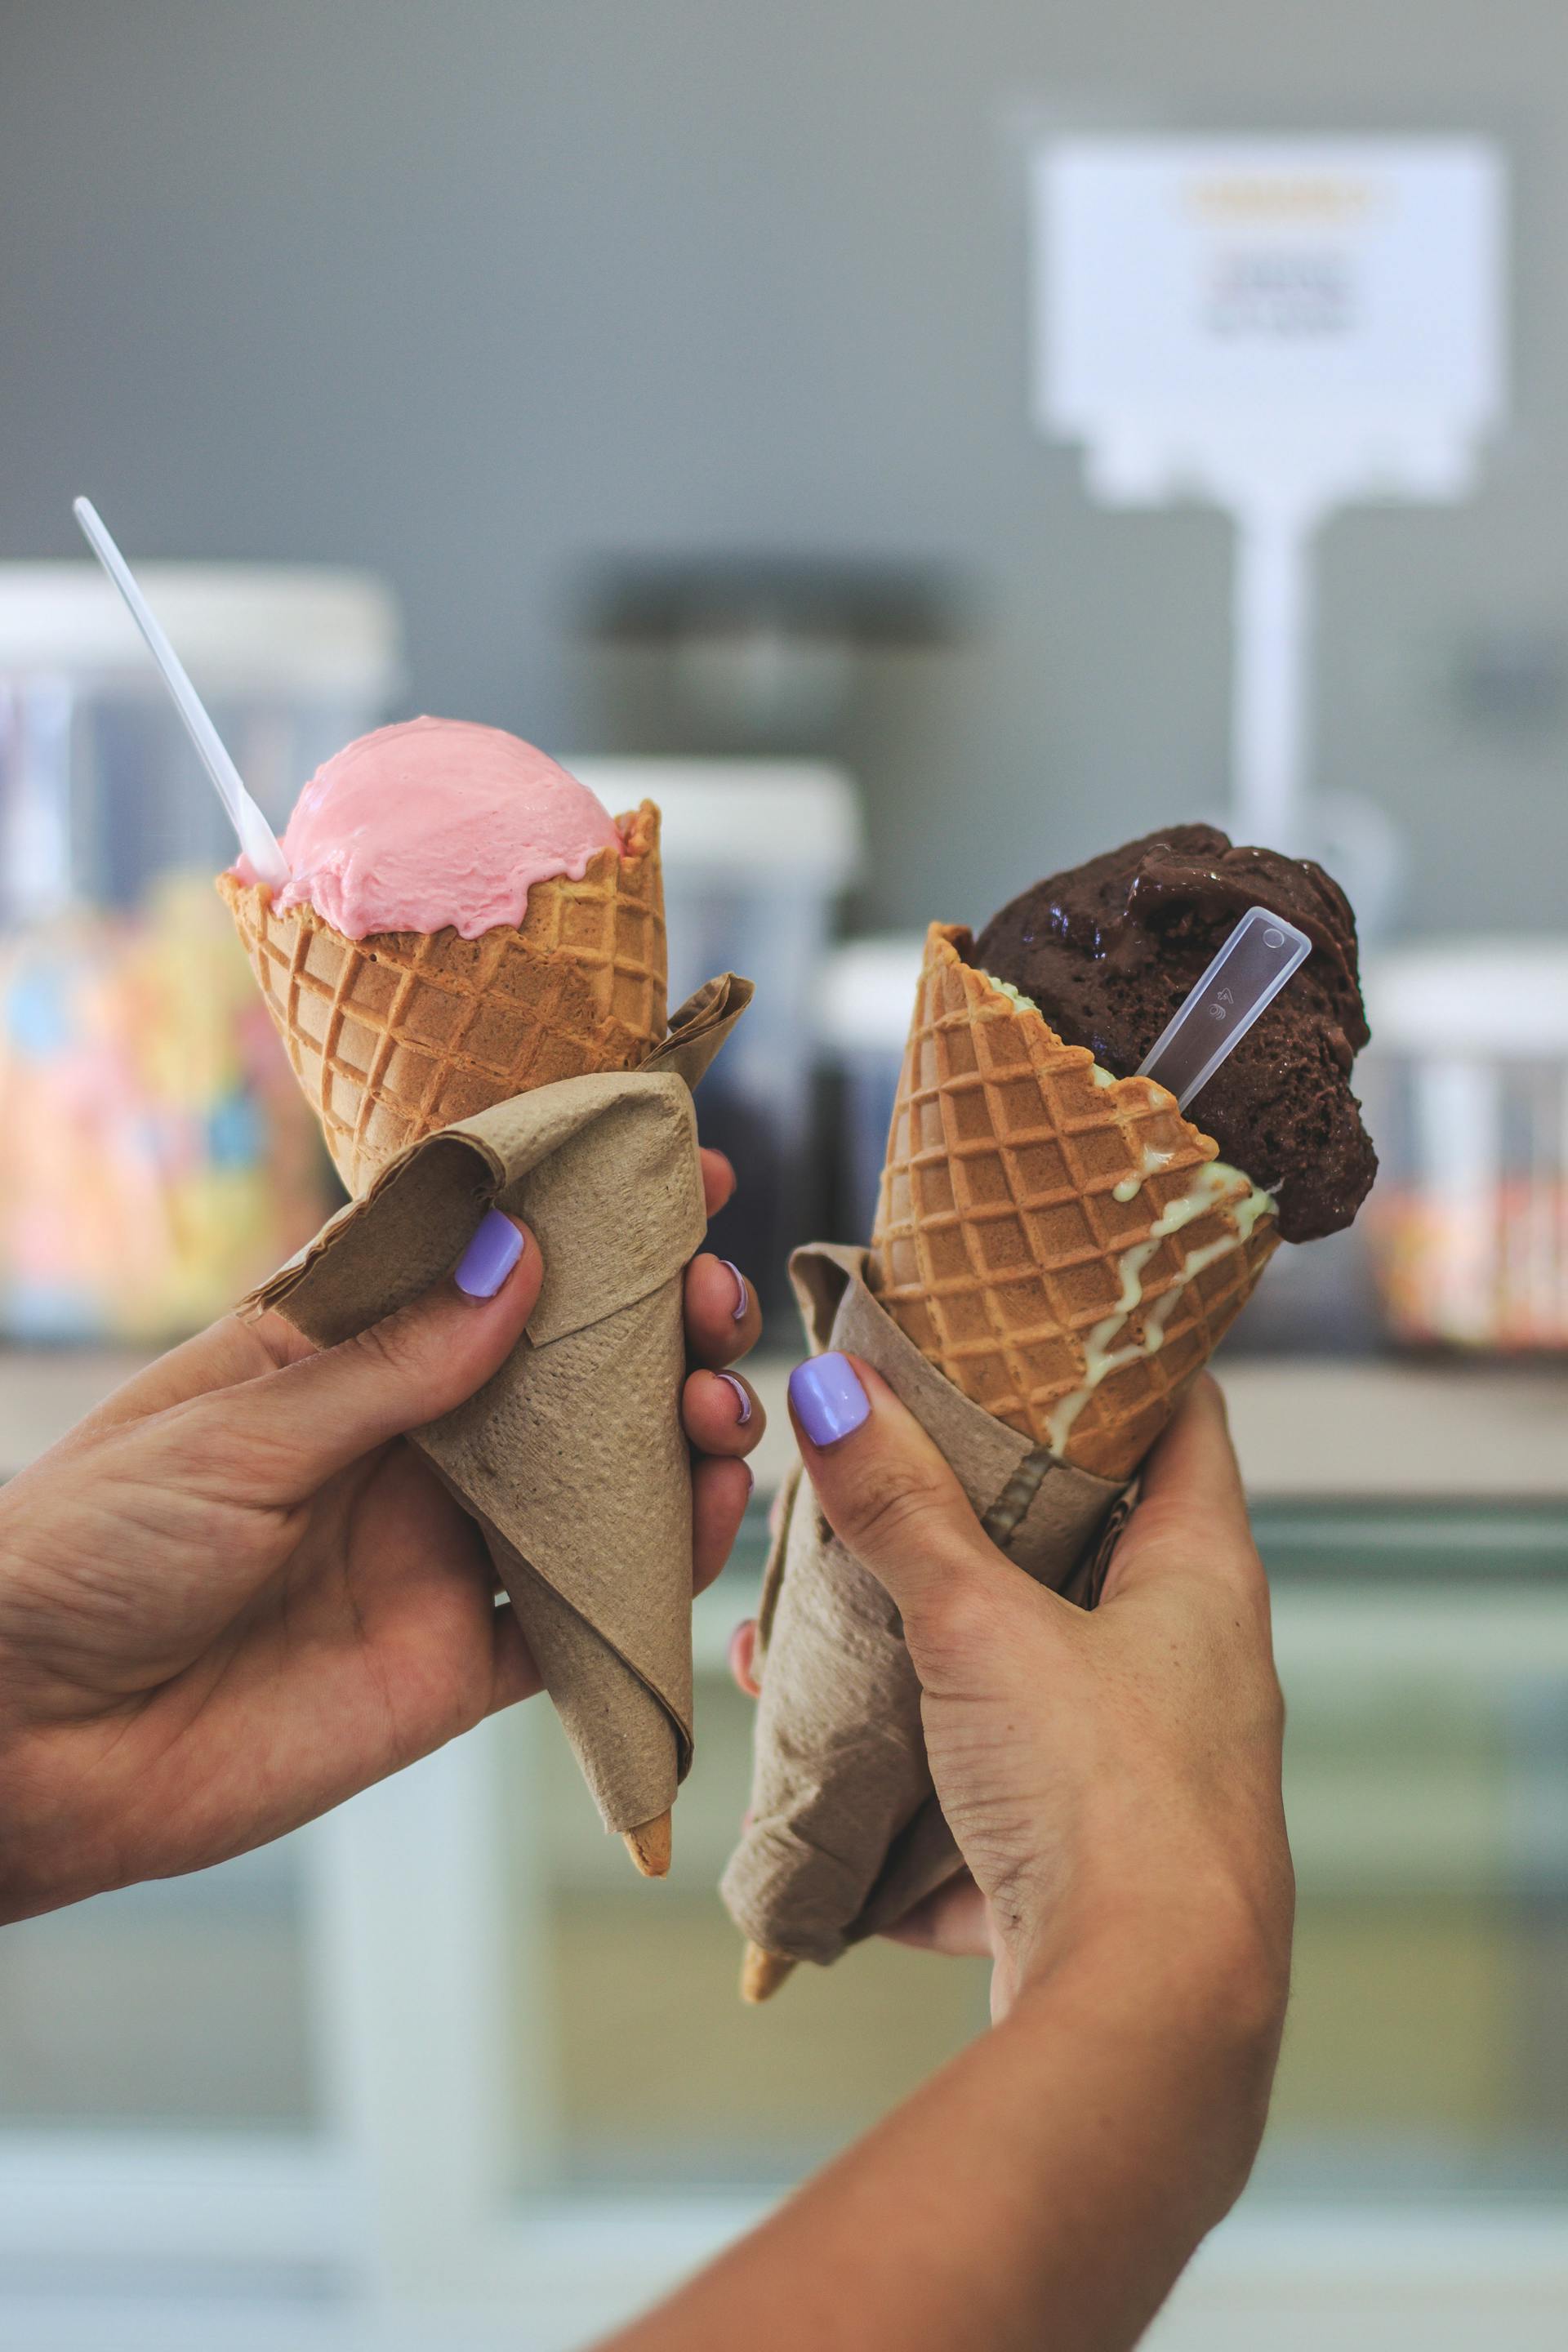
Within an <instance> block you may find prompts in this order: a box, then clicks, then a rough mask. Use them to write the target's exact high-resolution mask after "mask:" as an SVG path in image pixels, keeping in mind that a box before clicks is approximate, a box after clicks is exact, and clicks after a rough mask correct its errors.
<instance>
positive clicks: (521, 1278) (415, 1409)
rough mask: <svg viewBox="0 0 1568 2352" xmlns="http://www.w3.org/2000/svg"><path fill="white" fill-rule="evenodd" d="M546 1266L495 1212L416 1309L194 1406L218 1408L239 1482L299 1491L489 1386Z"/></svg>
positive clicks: (275, 1491) (270, 1490)
mask: <svg viewBox="0 0 1568 2352" xmlns="http://www.w3.org/2000/svg"><path fill="white" fill-rule="evenodd" d="M543 1273H544V1269H543V1266H542V1263H541V1260H540V1255H539V1245H538V1244H537V1243H536V1242H535V1241H534V1239H533V1237H532V1235H531V1234H530V1233H529V1231H528V1228H527V1227H526V1226H525V1225H523V1224H522V1223H520V1222H519V1221H518V1220H517V1219H516V1218H513V1217H508V1216H505V1215H503V1214H502V1213H501V1212H500V1210H499V1209H488V1210H487V1211H486V1212H485V1214H484V1216H483V1217H482V1218H481V1219H480V1221H479V1225H478V1226H477V1228H476V1229H475V1232H474V1234H473V1235H472V1237H471V1238H470V1240H469V1243H468V1248H467V1249H466V1250H465V1251H464V1253H463V1255H462V1256H461V1258H460V1259H459V1260H458V1265H457V1266H456V1268H455V1269H454V1271H453V1272H452V1273H451V1274H450V1275H448V1276H447V1279H446V1280H445V1281H444V1282H440V1283H437V1285H436V1286H435V1287H434V1289H431V1290H427V1291H426V1293H425V1294H424V1296H423V1297H420V1298H416V1299H415V1300H414V1302H413V1304H412V1305H411V1306H408V1307H403V1308H401V1309H400V1310H399V1312H398V1313H397V1314H395V1315H389V1316H387V1317H386V1318H385V1319H384V1321H383V1322H380V1323H373V1324H372V1325H371V1326H370V1328H368V1329H367V1330H364V1331H361V1332H360V1333H358V1334H357V1336H356V1337H355V1338H353V1339H344V1340H342V1341H341V1342H340V1343H339V1345H338V1346H337V1347H335V1348H327V1349H322V1351H321V1354H320V1355H315V1356H306V1357H304V1358H302V1359H301V1360H300V1362H298V1363H294V1364H286V1365H284V1366H283V1367H282V1368H281V1369H280V1370H278V1371H274V1372H266V1373H263V1374H262V1375H261V1376H260V1378H258V1379H257V1380H253V1381H242V1382H240V1383H239V1384H238V1386H237V1387H234V1388H229V1389H223V1390H219V1391H216V1392H215V1393H213V1394H211V1395H209V1396H207V1397H204V1398H202V1399H201V1400H199V1402H197V1403H196V1404H195V1406H194V1407H193V1408H192V1410H193V1411H195V1412H211V1413H214V1414H215V1415H218V1416H221V1418H222V1420H223V1422H224V1423H225V1430H224V1434H223V1437H222V1439H221V1441H220V1443H221V1444H223V1445H224V1446H225V1447H226V1450H227V1466H228V1470H229V1473H230V1475H231V1478H232V1481H233V1483H234V1484H235V1485H236V1486H242V1487H243V1486H249V1487H250V1489H251V1491H252V1493H253V1494H255V1495H256V1496H258V1497H260V1498H263V1499H265V1500H267V1501H269V1502H279V1503H289V1502H296V1501H300V1500H302V1499H303V1497H304V1496H307V1495H309V1494H310V1493H312V1492H313V1491H314V1489H315V1488H316V1487H317V1486H320V1485H321V1482H322V1480H323V1479H324V1478H329V1477H331V1475H332V1473H333V1472H334V1471H337V1470H342V1469H343V1468H345V1467H346V1466H347V1465H348V1464H349V1463H351V1462H354V1461H357V1460H358V1459H359V1457H360V1455H361V1454H368V1453H370V1452H371V1451H372V1450H373V1449H374V1447H375V1446H377V1445H383V1444H385V1443H386V1441H387V1440H388V1439H389V1438H392V1437H398V1436H401V1435H402V1434H403V1433H404V1432H405V1430H410V1429H417V1428H419V1427H421V1426H422V1425H423V1424H424V1423H426V1422H430V1421H436V1420H438V1419H439V1417H440V1416H441V1414H442V1413H444V1412H451V1411H452V1409H453V1407H454V1406H456V1405H459V1404H461V1403H462V1402H464V1400H465V1399H466V1398H468V1397H470V1396H472V1395H473V1393H474V1391H475V1390H476V1389H479V1388H482V1387H483V1385H484V1383H485V1381H488V1380H489V1378H490V1377H491V1375H492V1374H493V1373H495V1372H498V1371H499V1370H500V1367H501V1366H502V1364H503V1363H504V1362H505V1361H506V1360H507V1358H508V1356H510V1353H511V1351H512V1349H513V1348H515V1347H516V1345H517V1343H518V1341H519V1340H520V1339H521V1337H522V1334H523V1329H524V1327H525V1325H526V1324H527V1321H528V1318H529V1317H530V1315H531V1314H532V1312H533V1308H534V1305H535V1302H536V1301H537V1299H538V1297H539V1289H540V1284H541V1282H542V1279H543Z"/></svg>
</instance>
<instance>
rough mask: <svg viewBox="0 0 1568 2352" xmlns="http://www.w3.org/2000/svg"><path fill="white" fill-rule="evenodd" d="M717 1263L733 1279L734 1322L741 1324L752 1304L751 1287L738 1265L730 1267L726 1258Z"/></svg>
mask: <svg viewBox="0 0 1568 2352" xmlns="http://www.w3.org/2000/svg"><path fill="white" fill-rule="evenodd" d="M719 1263H720V1265H721V1266H722V1267H723V1269H724V1271H725V1273H726V1274H732V1275H733V1276H734V1277H735V1314H734V1320H735V1321H736V1322H737V1323H743V1322H744V1321H745V1319H746V1309H747V1307H750V1305H751V1303H752V1292H751V1286H750V1285H749V1284H748V1282H747V1280H746V1277H745V1276H744V1275H743V1274H742V1272H741V1269H740V1267H739V1266H738V1265H731V1262H730V1260H729V1259H728V1258H727V1257H721V1259H720V1261H719Z"/></svg>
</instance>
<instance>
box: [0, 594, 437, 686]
mask: <svg viewBox="0 0 1568 2352" xmlns="http://www.w3.org/2000/svg"><path fill="white" fill-rule="evenodd" d="M136 576H137V578H138V580H139V581H140V582H141V584H142V587H143V588H144V589H145V590H146V593H147V599H148V602H149V603H150V604H151V605H152V607H153V611H154V612H155V613H156V614H157V615H158V618H159V619H160V621H162V622H163V626H164V627H165V629H167V631H168V633H169V635H170V636H171V638H172V639H173V640H174V647H175V650H176V651H177V652H178V654H179V656H180V658H181V660H182V661H183V662H184V665H185V667H186V668H187V669H188V670H189V671H190V672H191V675H192V677H194V678H195V680H196V682H197V684H198V685H199V686H201V687H203V688H205V689H207V690H209V691H211V692H215V693H219V692H223V691H225V690H226V691H229V692H231V693H232V692H246V691H250V692H257V691H263V692H265V691H272V692H282V693H289V692H298V691H300V689H303V690H305V691H307V692H309V691H310V690H312V689H316V690H320V691H322V692H326V693H331V694H343V695H349V696H353V697H354V698H364V699H366V700H368V701H370V702H372V703H378V704H379V703H382V702H384V701H385V700H387V699H388V698H389V697H390V696H391V695H392V694H393V692H394V691H395V688H396V687H397V684H398V680H399V677H400V673H401V668H402V661H403V626H402V622H401V619H400V616H399V614H398V609H397V603H396V599H395V597H394V595H393V593H392V591H391V589H390V588H388V587H387V586H386V584H385V583H384V581H381V580H378V579H377V578H376V577H375V575H374V573H373V572H338V571H328V570H319V569H317V568H316V567H314V566H308V565H300V566H293V565H287V566H286V565H281V564H240V563H148V564H145V565H141V566H139V567H138V569H137V574H136ZM0 670H8V671H13V672H15V671H18V670H23V671H26V670H49V671H61V670H64V671H85V670H92V671H97V672H100V673H102V672H105V671H107V672H110V673H120V672H124V673H126V674H127V675H128V676H130V677H137V678H141V677H143V676H144V677H145V678H146V680H147V681H148V683H149V685H150V687H151V688H152V689H153V691H155V692H157V693H159V694H161V693H162V692H163V687H162V686H161V685H160V683H159V681H158V677H157V674H156V672H155V671H154V670H153V666H152V663H151V662H150V660H149V659H148V656H147V650H146V647H145V646H143V645H142V640H141V638H140V636H139V635H137V633H136V628H135V625H134V624H133V622H132V619H131V617H130V615H129V614H128V613H127V612H126V610H125V607H124V606H123V604H121V601H120V598H119V596H118V595H117V594H116V593H115V591H114V590H113V588H112V587H111V586H110V583H109V582H108V581H107V580H106V579H105V578H104V576H103V574H102V572H100V570H99V568H98V566H97V564H96V563H5V564H0Z"/></svg>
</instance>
